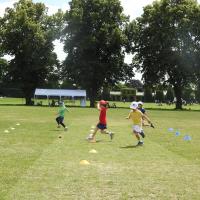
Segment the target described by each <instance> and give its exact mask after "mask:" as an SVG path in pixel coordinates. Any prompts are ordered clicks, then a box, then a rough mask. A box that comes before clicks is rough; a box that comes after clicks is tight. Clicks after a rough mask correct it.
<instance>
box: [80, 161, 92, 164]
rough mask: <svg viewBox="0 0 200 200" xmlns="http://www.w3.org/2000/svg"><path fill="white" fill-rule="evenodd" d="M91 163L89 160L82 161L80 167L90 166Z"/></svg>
mask: <svg viewBox="0 0 200 200" xmlns="http://www.w3.org/2000/svg"><path fill="white" fill-rule="evenodd" d="M89 164H90V163H89V162H88V161H87V160H81V161H80V165H89Z"/></svg>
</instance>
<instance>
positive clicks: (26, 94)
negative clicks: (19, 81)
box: [23, 88, 33, 106]
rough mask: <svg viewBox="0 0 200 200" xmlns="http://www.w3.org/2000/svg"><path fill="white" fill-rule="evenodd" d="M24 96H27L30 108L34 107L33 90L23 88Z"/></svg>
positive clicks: (27, 103)
mask: <svg viewBox="0 0 200 200" xmlns="http://www.w3.org/2000/svg"><path fill="white" fill-rule="evenodd" d="M23 92H24V96H25V100H26V102H25V104H26V105H27V106H28V105H29V106H30V105H32V100H31V99H32V96H33V90H32V89H27V88H26V89H25V88H23Z"/></svg>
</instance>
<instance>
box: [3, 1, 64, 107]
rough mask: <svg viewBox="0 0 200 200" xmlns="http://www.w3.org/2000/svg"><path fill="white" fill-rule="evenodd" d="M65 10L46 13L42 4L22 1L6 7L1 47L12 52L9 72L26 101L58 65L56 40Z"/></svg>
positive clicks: (10, 53) (29, 100)
mask: <svg viewBox="0 0 200 200" xmlns="http://www.w3.org/2000/svg"><path fill="white" fill-rule="evenodd" d="M62 17H63V14H62V12H60V11H58V13H56V14H55V15H53V16H48V15H47V8H46V7H45V5H44V4H42V3H33V2H32V0H19V1H18V2H17V3H15V4H14V8H7V9H6V10H5V14H4V17H3V18H2V19H1V24H0V29H1V30H3V31H2V32H1V37H0V38H1V43H2V50H3V52H4V53H6V54H9V55H12V56H13V57H14V58H13V59H12V60H11V61H10V67H9V74H10V76H11V78H12V80H13V81H14V82H16V83H18V84H19V87H20V88H21V89H22V90H23V92H24V95H25V98H26V104H27V105H29V104H31V97H32V95H33V91H34V89H35V88H36V87H38V86H40V85H42V84H44V83H45V79H46V78H47V76H48V74H49V72H51V71H52V70H53V69H54V68H55V67H56V66H57V56H56V54H55V53H54V52H53V49H54V46H53V41H54V40H55V39H56V37H58V36H59V35H58V34H59V30H60V28H61V25H62Z"/></svg>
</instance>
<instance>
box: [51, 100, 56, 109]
mask: <svg viewBox="0 0 200 200" xmlns="http://www.w3.org/2000/svg"><path fill="white" fill-rule="evenodd" d="M55 104H56V102H55V100H54V99H53V100H52V102H51V106H52V107H54V106H55Z"/></svg>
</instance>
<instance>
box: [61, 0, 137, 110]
mask: <svg viewBox="0 0 200 200" xmlns="http://www.w3.org/2000/svg"><path fill="white" fill-rule="evenodd" d="M122 11H123V8H122V6H121V5H120V1H119V0H104V1H102V0H72V1H71V2H70V9H69V12H67V13H66V24H67V26H66V28H65V30H64V35H63V37H64V39H65V47H64V49H65V52H66V53H67V58H66V60H65V62H64V67H65V72H66V76H68V77H69V78H71V79H72V80H73V82H75V83H76V84H77V85H80V86H81V87H83V88H85V89H86V90H87V94H88V96H89V99H90V106H91V107H94V105H95V100H96V98H97V95H98V93H99V91H100V89H101V88H102V87H103V86H105V85H114V84H115V83H116V82H117V81H120V80H126V79H128V77H129V76H132V75H133V72H132V67H131V66H129V65H126V64H124V56H125V48H124V46H125V43H126V40H127V37H126V35H125V32H124V30H125V26H126V24H127V23H128V18H127V17H126V16H125V15H124V14H123V13H122ZM128 75H129V76H128Z"/></svg>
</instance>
